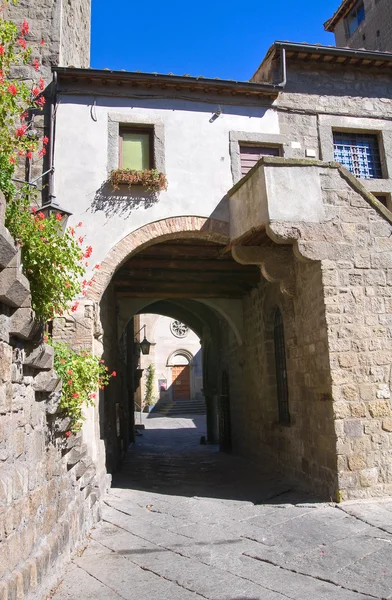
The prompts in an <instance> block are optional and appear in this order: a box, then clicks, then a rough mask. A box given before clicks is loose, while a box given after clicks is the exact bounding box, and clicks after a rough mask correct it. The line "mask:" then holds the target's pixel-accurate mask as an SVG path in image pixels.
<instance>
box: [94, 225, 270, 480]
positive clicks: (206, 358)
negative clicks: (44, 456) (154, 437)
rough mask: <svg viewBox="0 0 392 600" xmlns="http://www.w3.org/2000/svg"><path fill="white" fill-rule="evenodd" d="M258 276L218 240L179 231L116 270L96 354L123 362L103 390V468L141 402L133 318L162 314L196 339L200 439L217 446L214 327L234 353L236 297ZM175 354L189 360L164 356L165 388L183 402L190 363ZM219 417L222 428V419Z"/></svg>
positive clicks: (219, 362)
mask: <svg viewBox="0 0 392 600" xmlns="http://www.w3.org/2000/svg"><path fill="white" fill-rule="evenodd" d="M260 280H261V273H260V269H258V268H257V267H256V266H253V265H252V266H243V265H240V264H239V263H237V262H235V261H234V260H233V258H232V257H231V254H230V252H225V246H224V244H222V243H217V242H215V241H211V240H205V239H195V238H191V239H189V238H188V237H187V236H185V237H184V236H183V237H180V238H179V239H170V240H167V241H163V242H162V241H161V242H158V243H156V244H152V245H148V246H147V247H144V248H142V249H141V250H140V251H139V252H137V253H135V254H133V255H132V256H131V257H130V258H129V259H128V260H126V261H125V262H124V263H123V264H122V265H121V266H120V268H119V269H118V270H117V271H116V273H115V274H114V276H113V277H112V280H111V283H110V284H109V286H108V288H107V290H106V291H105V293H104V295H103V298H102V302H101V318H102V324H103V330H104V337H103V346H104V355H105V357H106V358H107V359H108V360H109V361H110V362H111V363H112V362H116V364H119V362H120V363H121V364H122V365H123V373H122V374H121V376H120V377H119V378H118V379H117V381H116V383H115V384H114V385H112V386H111V389H109V390H108V391H107V392H105V414H104V423H105V425H104V427H105V430H104V437H105V440H106V452H107V458H108V466H109V468H110V469H113V468H115V465H116V464H117V463H118V461H119V459H120V458H121V456H122V455H123V453H124V451H125V450H126V448H127V447H128V444H129V442H130V441H132V440H134V439H135V435H134V421H133V414H134V406H135V403H136V404H138V405H139V406H140V404H141V393H140V378H141V375H142V371H143V364H144V363H143V364H142V363H141V360H140V352H139V351H138V344H137V343H135V338H137V339H136V342H137V341H138V329H139V327H138V324H139V323H141V321H140V315H143V314H145V313H148V314H155V315H157V314H158V315H162V316H166V317H170V318H171V319H174V320H176V321H178V322H180V323H184V324H186V326H187V327H189V328H191V330H193V331H194V332H195V334H196V335H197V336H198V337H199V339H200V344H201V354H202V361H201V364H202V365H203V366H202V373H201V378H202V384H201V386H200V389H201V390H202V394H203V398H204V401H205V406H206V414H207V428H206V437H207V441H208V442H210V443H217V442H218V440H219V422H220V419H219V413H220V402H219V397H220V393H221V392H220V387H221V377H220V371H221V369H222V368H223V352H222V348H221V345H222V342H221V339H222V332H223V331H225V330H230V332H231V333H230V335H231V338H232V343H233V344H234V345H235V347H236V350H239V349H240V347H241V346H242V344H243V339H242V336H243V314H242V298H243V296H244V295H245V294H247V293H249V292H250V291H251V290H252V289H253V288H255V287H257V286H258V285H259V283H260ZM135 317H136V318H135ZM154 352H155V350H154ZM180 356H181V357H182V358H183V357H185V360H186V362H187V364H189V365H190V363H191V360H189V357H186V356H185V353H181V352H180V353H177V357H178V358H177V361H173V357H171V359H170V360H171V361H172V363H173V364H172V369H173V371H172V375H173V374H174V376H175V378H176V381H175V383H173V381H171V382H170V387H171V389H170V393H171V399H172V400H177V401H178V400H181V399H182V400H185V399H186V397H187V396H189V395H190V394H191V389H192V385H194V382H193V381H192V378H191V375H190V368H189V367H187V366H186V365H185V364H184V365H182V364H180V363H181V361H180V360H179V357H180ZM177 363H178V364H177ZM162 378H163V377H162ZM162 395H164V394H162ZM118 405H120V406H118ZM225 406H226V409H227V404H226V405H225ZM119 414H120V415H121V419H119V417H118V415H119ZM114 419H115V420H116V424H115V425H114V424H113V420H114ZM119 420H120V421H121V423H118V421H119ZM221 422H223V421H221ZM224 422H225V427H226V429H227V427H228V421H227V419H225V420H224ZM119 432H120V435H119ZM225 435H226V436H227V435H228V433H227V431H226V434H225ZM222 449H225V450H228V449H229V446H228V445H226V446H223V445H222Z"/></svg>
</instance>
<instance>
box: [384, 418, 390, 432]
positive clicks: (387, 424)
mask: <svg viewBox="0 0 392 600" xmlns="http://www.w3.org/2000/svg"><path fill="white" fill-rule="evenodd" d="M382 428H383V430H384V431H388V432H392V417H388V418H386V419H383V422H382Z"/></svg>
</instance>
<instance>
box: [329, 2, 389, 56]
mask: <svg viewBox="0 0 392 600" xmlns="http://www.w3.org/2000/svg"><path fill="white" fill-rule="evenodd" d="M324 27H325V29H326V31H331V32H333V33H334V35H335V41H336V45H337V46H339V47H340V48H343V47H345V46H348V47H349V48H366V49H367V50H377V51H381V52H392V6H391V3H390V2H389V0H343V2H342V3H341V5H340V6H339V8H338V9H337V11H336V12H335V14H334V15H333V16H332V17H331V18H330V19H329V20H328V21H327V22H326V23H325V25H324Z"/></svg>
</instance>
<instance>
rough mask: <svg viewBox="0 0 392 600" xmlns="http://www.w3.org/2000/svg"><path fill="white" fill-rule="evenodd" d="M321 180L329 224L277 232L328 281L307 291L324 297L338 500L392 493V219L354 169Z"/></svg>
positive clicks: (332, 170) (277, 227)
mask: <svg viewBox="0 0 392 600" xmlns="http://www.w3.org/2000/svg"><path fill="white" fill-rule="evenodd" d="M320 182H321V188H322V197H323V203H324V206H325V210H326V217H325V220H324V222H323V223H320V224H304V223H302V224H299V223H298V224H293V223H291V224H283V223H281V224H279V223H274V224H271V226H270V229H271V235H273V237H274V239H275V240H276V241H278V240H279V241H280V242H281V243H282V242H283V241H286V242H287V241H289V240H290V241H291V243H294V244H295V249H296V255H297V256H300V257H301V261H303V260H306V261H316V264H317V263H318V262H319V263H320V265H321V271H322V283H320V282H319V283H318V284H317V286H315V285H312V286H311V288H308V293H309V292H311V294H312V295H313V296H314V294H315V293H317V294H320V293H321V294H322V295H323V296H324V305H325V308H323V307H322V306H321V305H320V307H319V310H320V311H325V320H326V324H327V331H326V333H327V342H328V353H329V358H328V360H329V365H330V377H331V383H332V387H331V392H332V394H331V399H332V405H331V404H330V401H329V400H328V397H327V396H325V400H326V406H327V408H328V410H331V409H332V410H333V418H334V420H335V425H334V427H335V435H336V440H337V442H336V456H337V473H338V485H337V490H338V495H337V499H339V500H342V499H343V500H346V499H356V498H367V497H372V496H384V495H390V494H391V492H392V457H391V442H392V431H391V430H392V427H391V425H392V423H391V417H392V410H391V401H390V398H391V383H392V380H391V362H392V354H391V350H392V344H391V335H392V333H391V329H390V325H391V322H392V303H391V302H390V296H391V287H390V283H391V281H392V280H391V268H392V267H391V266H392V262H391V260H392V258H391V257H392V242H391V233H392V218H391V215H390V213H389V211H387V210H385V209H384V207H383V206H382V205H381V204H380V203H378V202H377V201H376V200H375V199H374V198H373V197H372V196H371V195H370V194H369V193H368V192H367V190H366V188H365V187H363V186H362V185H361V184H360V183H359V182H358V180H356V179H355V178H354V177H353V176H352V175H351V174H349V173H348V172H347V171H345V170H343V169H341V168H337V166H333V165H330V166H329V168H325V169H323V170H322V172H321V173H320ZM296 318H297V317H296ZM324 357H325V359H327V356H326V353H324ZM306 367H307V370H308V373H309V375H308V377H309V376H311V375H312V373H313V368H312V364H311V363H309V362H307V363H306ZM325 392H326V390H325ZM329 414H330V413H325V415H324V418H329V419H330V417H329ZM316 424H317V421H315V422H314V425H316Z"/></svg>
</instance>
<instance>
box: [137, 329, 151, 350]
mask: <svg viewBox="0 0 392 600" xmlns="http://www.w3.org/2000/svg"><path fill="white" fill-rule="evenodd" d="M142 329H144V338H143V340H142V341H141V342H138V341H137V340H136V336H137V334H138V333H140V332H141V330H142ZM135 342H136V343H138V344H139V348H140V350H141V352H142V354H144V355H147V354H150V348H151V342H149V341H148V339H147V338H146V326H145V325H143V327H141V328H140V329H139V331H137V332H136V333H135Z"/></svg>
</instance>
